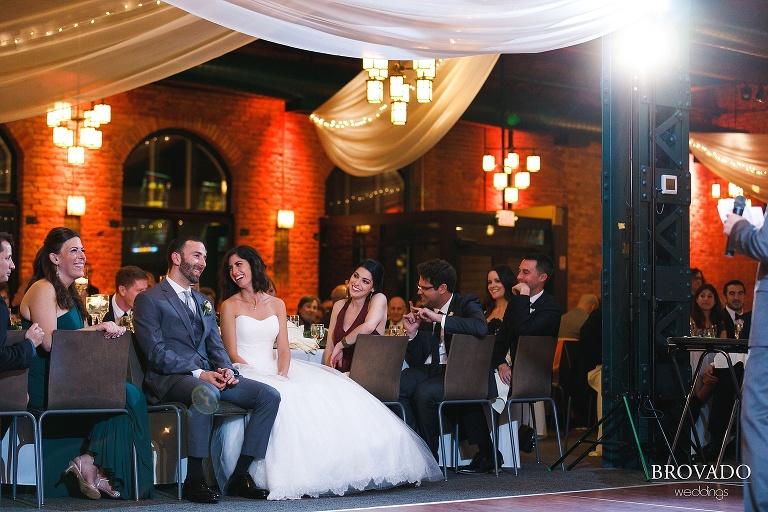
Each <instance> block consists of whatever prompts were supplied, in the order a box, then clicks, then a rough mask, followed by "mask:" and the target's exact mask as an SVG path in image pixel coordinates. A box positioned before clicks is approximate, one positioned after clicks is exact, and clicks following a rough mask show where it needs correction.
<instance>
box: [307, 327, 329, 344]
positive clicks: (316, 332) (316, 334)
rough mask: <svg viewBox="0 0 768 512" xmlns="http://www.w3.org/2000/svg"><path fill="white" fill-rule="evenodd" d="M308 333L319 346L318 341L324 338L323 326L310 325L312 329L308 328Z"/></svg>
mask: <svg viewBox="0 0 768 512" xmlns="http://www.w3.org/2000/svg"><path fill="white" fill-rule="evenodd" d="M309 333H310V334H311V335H312V337H313V338H315V341H317V344H318V345H320V341H321V340H322V339H323V338H325V325H323V324H312V327H310V331H309Z"/></svg>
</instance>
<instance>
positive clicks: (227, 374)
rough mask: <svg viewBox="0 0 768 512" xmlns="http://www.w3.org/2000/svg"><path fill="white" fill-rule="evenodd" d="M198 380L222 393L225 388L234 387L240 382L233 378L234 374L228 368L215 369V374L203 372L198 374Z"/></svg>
mask: <svg viewBox="0 0 768 512" xmlns="http://www.w3.org/2000/svg"><path fill="white" fill-rule="evenodd" d="M200 379H201V380H203V381H205V382H208V383H209V384H213V385H214V386H216V389H218V390H219V391H224V389H225V388H226V387H227V386H229V387H231V386H235V385H236V384H237V383H238V382H240V381H239V380H237V378H236V377H235V372H233V371H232V370H230V369H229V368H216V371H215V372H214V371H205V372H203V373H201V374H200Z"/></svg>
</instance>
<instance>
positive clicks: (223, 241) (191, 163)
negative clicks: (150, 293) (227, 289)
mask: <svg viewBox="0 0 768 512" xmlns="http://www.w3.org/2000/svg"><path fill="white" fill-rule="evenodd" d="M228 184H229V179H228V173H227V171H226V169H225V167H224V164H223V162H222V160H221V158H220V157H219V156H218V155H217V154H216V152H215V151H214V150H213V149H212V148H211V147H210V146H209V145H208V144H206V143H205V141H203V140H202V139H200V138H199V137H195V136H194V135H192V134H189V133H185V132H181V131H177V130H164V131H161V132H157V133H153V134H151V135H149V136H147V137H146V138H145V139H144V140H142V141H141V142H140V143H139V144H137V145H136V147H135V148H133V150H132V151H131V153H130V154H129V155H128V158H127V159H126V160H125V163H124V164H123V252H122V261H123V265H137V266H139V267H141V268H143V269H144V270H146V271H148V272H152V273H153V274H155V275H156V276H160V275H163V274H165V273H166V271H167V263H166V258H165V254H166V247H167V244H168V242H170V241H171V240H173V239H174V238H176V237H178V236H181V235H195V236H198V237H200V238H201V239H202V240H203V242H205V246H206V249H207V251H208V266H209V267H210V268H212V269H214V270H213V271H210V270H209V271H208V272H205V273H204V274H203V276H202V282H201V286H210V287H213V288H214V289H215V288H216V287H217V285H216V279H217V269H218V266H219V264H220V260H221V257H222V256H223V254H224V252H225V251H226V250H227V248H228V247H229V246H230V245H231V243H232V216H231V214H230V213H229V207H228V205H229V195H228Z"/></svg>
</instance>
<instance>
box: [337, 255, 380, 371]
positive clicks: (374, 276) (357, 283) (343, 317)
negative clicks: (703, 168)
mask: <svg viewBox="0 0 768 512" xmlns="http://www.w3.org/2000/svg"><path fill="white" fill-rule="evenodd" d="M383 284H384V267H383V266H382V264H381V263H379V262H378V261H376V260H372V259H366V260H363V261H361V262H360V263H359V264H358V265H357V267H356V268H355V271H354V272H353V273H352V277H350V278H349V298H348V299H347V300H346V301H341V300H340V301H337V302H336V303H335V304H334V305H333V311H331V324H330V326H329V328H328V332H329V335H328V342H327V343H326V345H325V354H324V356H323V360H324V361H325V364H327V365H328V366H330V367H331V368H336V369H337V370H339V371H340V372H348V371H349V368H350V366H351V365H352V356H353V354H354V351H355V342H356V341H357V335H358V334H381V333H383V332H384V326H385V325H386V323H387V298H386V297H385V296H384V294H383V293H381V288H382V286H383Z"/></svg>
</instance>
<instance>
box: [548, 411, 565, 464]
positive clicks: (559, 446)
mask: <svg viewBox="0 0 768 512" xmlns="http://www.w3.org/2000/svg"><path fill="white" fill-rule="evenodd" d="M568 400H569V401H570V397H569V398H568ZM549 401H550V402H552V411H553V412H554V414H553V416H554V417H555V435H556V436H557V449H558V451H559V452H560V458H562V457H563V447H562V445H561V444H560V428H559V427H560V426H559V425H558V421H557V408H556V406H555V401H554V400H552V399H551V398H550V399H549ZM566 435H567V433H566ZM560 465H561V466H562V468H563V471H565V462H562V463H561V464H560Z"/></svg>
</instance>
